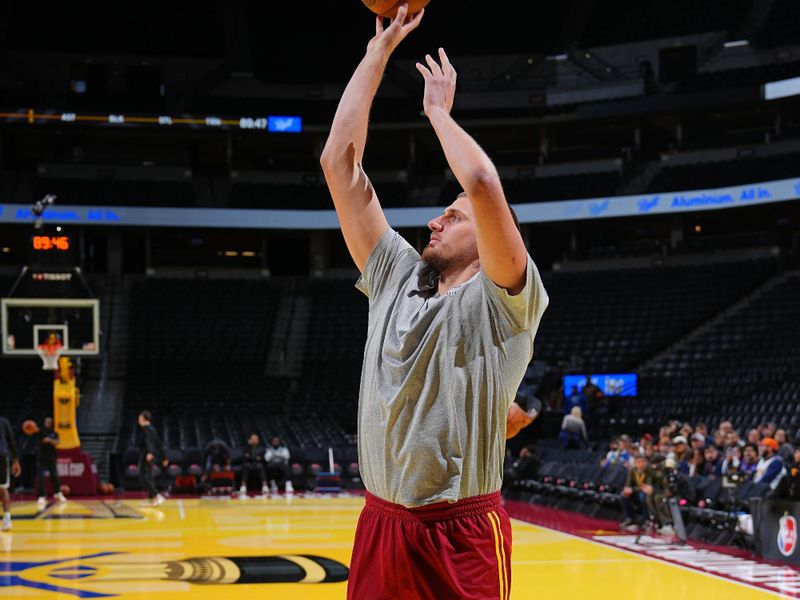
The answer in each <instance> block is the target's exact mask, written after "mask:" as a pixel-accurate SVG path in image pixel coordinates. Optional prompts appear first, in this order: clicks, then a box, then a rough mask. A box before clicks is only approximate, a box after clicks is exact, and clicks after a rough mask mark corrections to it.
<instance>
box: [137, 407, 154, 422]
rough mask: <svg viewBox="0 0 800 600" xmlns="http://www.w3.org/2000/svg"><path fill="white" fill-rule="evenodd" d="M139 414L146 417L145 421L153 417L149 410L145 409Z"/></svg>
mask: <svg viewBox="0 0 800 600" xmlns="http://www.w3.org/2000/svg"><path fill="white" fill-rule="evenodd" d="M139 416H140V417H144V420H145V421H149V420H150V419H152V415H151V414H150V411H149V410H143V411H142V412H140V413H139Z"/></svg>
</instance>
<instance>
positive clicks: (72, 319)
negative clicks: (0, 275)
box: [0, 298, 100, 356]
mask: <svg viewBox="0 0 800 600" xmlns="http://www.w3.org/2000/svg"><path fill="white" fill-rule="evenodd" d="M0 327H1V328H2V336H3V346H2V347H3V354H4V355H5V356H36V355H38V354H39V352H38V351H37V347H38V346H41V345H43V344H47V343H48V339H49V338H50V336H51V335H54V336H56V338H57V339H58V341H59V343H60V344H61V345H62V346H63V350H62V354H64V355H66V356H97V355H98V354H99V352H100V302H99V300H97V299H95V298H2V299H0Z"/></svg>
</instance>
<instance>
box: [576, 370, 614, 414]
mask: <svg viewBox="0 0 800 600" xmlns="http://www.w3.org/2000/svg"><path fill="white" fill-rule="evenodd" d="M582 391H583V395H584V397H585V398H586V406H587V407H588V408H589V411H591V413H594V414H600V415H602V414H605V413H607V412H608V398H606V396H605V394H603V391H602V390H601V389H600V388H599V387H597V385H596V384H594V383H593V382H592V376H591V375H590V374H589V373H587V374H586V384H585V385H584V386H583V390H582Z"/></svg>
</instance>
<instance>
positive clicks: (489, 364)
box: [321, 5, 548, 600]
mask: <svg viewBox="0 0 800 600" xmlns="http://www.w3.org/2000/svg"><path fill="white" fill-rule="evenodd" d="M421 18H422V13H419V14H418V15H417V16H415V17H413V18H409V17H408V10H407V6H406V5H403V6H402V7H401V8H400V10H399V11H398V14H397V18H396V19H395V20H394V21H393V22H392V23H391V25H390V26H389V27H388V28H386V29H384V27H383V24H382V22H381V21H380V20H377V22H376V33H375V37H373V38H372V39H371V40H370V42H369V44H368V46H367V51H366V55H365V56H364V58H363V59H362V61H361V63H360V64H359V65H358V67H357V68H356V70H355V73H354V74H353V76H352V78H351V80H350V82H349V83H348V85H347V87H346V89H345V91H344V94H343V95H342V98H341V100H340V102H339V107H338V109H337V111H336V116H335V117H334V120H333V124H332V126H331V131H330V135H329V138H328V141H327V143H326V146H325V149H324V151H323V153H322V157H321V163H322V167H323V170H324V172H325V177H326V180H327V183H328V187H329V188H330V192H331V195H332V197H333V202H334V205H335V208H336V212H337V214H338V217H339V222H340V225H341V228H342V233H343V234H344V238H345V242H346V244H347V247H348V249H349V251H350V254H351V256H352V257H353V260H354V261H355V264H356V265H357V267H358V269H359V270H360V271H361V278H360V279H359V281H358V284H357V287H358V289H360V290H361V291H362V292H363V293H364V294H365V295H366V296H367V297H368V298H369V327H368V334H367V342H366V347H365V351H364V362H363V367H362V375H361V389H360V393H359V428H358V435H359V463H360V465H361V468H362V474H363V479H364V484H365V486H366V488H367V494H366V506H365V508H364V510H363V512H362V513H361V516H360V518H359V523H358V528H357V530H356V536H355V542H354V547H353V556H352V560H351V565H350V568H351V573H350V579H349V583H348V597H349V598H351V599H359V600H361V599H370V600H375V599H383V598H430V599H434V598H435V599H443V598H481V599H486V598H501V599H505V598H508V595H509V593H510V589H511V588H510V584H511V581H510V578H511V570H510V560H511V526H510V522H509V519H508V516H507V515H506V513H505V511H504V510H503V508H502V506H501V504H500V492H499V490H500V487H501V482H502V475H503V455H504V449H505V437H506V431H505V429H506V416H507V414H508V410H509V406H510V404H511V402H512V401H513V399H514V395H515V393H516V391H517V388H518V385H519V383H520V382H521V380H522V377H523V376H524V374H525V369H526V368H527V366H528V363H529V362H530V359H531V357H532V355H533V338H534V334H535V332H536V329H537V327H538V324H539V320H540V318H541V315H542V313H543V312H544V310H545V308H546V306H547V302H548V300H547V294H546V292H545V290H544V288H543V286H542V283H541V279H540V277H539V273H538V271H537V269H536V266H535V265H534V263H533V261H532V260H531V258H530V257H529V256H528V254H527V251H526V249H525V245H524V243H523V240H522V236H521V235H520V232H519V229H518V226H517V224H516V219H515V217H514V215H513V213H512V211H511V209H510V207H509V205H508V203H507V202H506V199H505V196H504V194H503V188H502V185H501V183H500V180H499V178H498V175H497V171H496V169H495V167H494V165H493V164H492V162H491V160H490V159H489V158H488V157H487V156H486V154H485V153H484V152H483V150H482V149H481V148H480V147H479V146H478V144H477V143H476V142H475V141H474V140H473V139H472V138H471V137H470V136H469V135H468V134H467V133H466V132H465V131H464V130H463V129H461V127H459V126H458V124H457V123H456V122H455V121H454V120H453V118H452V117H451V116H450V109H451V107H452V104H453V96H454V93H455V80H456V73H455V70H454V69H453V67H452V66H451V64H450V62H449V60H448V59H447V56H446V55H445V53H444V51H442V50H440V51H439V62H436V61H435V60H434V59H433V58H432V57H430V56H427V57H426V65H422V64H418V65H417V68H418V69H419V71H420V73H421V74H422V76H423V78H424V81H425V91H424V100H423V106H424V109H425V115H426V116H427V117H428V119H429V121H430V123H431V125H432V127H433V130H434V132H435V133H436V135H437V137H438V139H439V141H440V143H441V145H442V149H443V150H444V154H445V157H446V158H447V161H448V163H449V165H450V168H451V169H452V172H453V174H454V175H455V177H456V178H457V180H458V182H459V183H460V184H461V186H462V188H463V189H464V193H463V194H461V195H459V196H458V197H457V198H456V199H455V201H454V202H453V203H452V204H451V205H450V206H448V207H447V208H446V209H445V210H444V213H443V214H442V215H440V216H438V217H436V218H434V219H432V220H431V221H430V222H429V223H428V228H429V229H430V232H431V233H430V243H429V244H428V245H427V246H426V247H425V249H424V251H423V253H422V256H420V255H419V254H417V252H416V251H415V250H414V249H413V248H412V247H411V246H410V245H409V244H408V243H407V242H406V241H405V240H404V239H403V238H402V237H400V235H398V234H397V233H396V232H395V231H394V230H392V229H391V228H390V227H389V225H388V222H387V220H386V217H385V216H384V214H383V211H382V209H381V206H380V204H379V202H378V197H377V195H376V193H375V190H374V189H373V187H372V184H371V183H370V180H369V178H368V177H367V175H366V173H365V171H364V168H363V166H362V157H363V154H364V145H365V142H366V136H367V123H368V120H369V111H370V106H371V103H372V99H373V98H374V96H375V93H376V91H377V89H378V85H379V83H380V80H381V77H382V75H383V72H384V70H385V68H386V64H387V62H388V60H389V57H390V55H391V54H392V51H393V50H394V49H395V48H396V47H397V45H398V44H399V43H400V42H401V41H402V40H403V39H404V38H405V37H406V36H407V35H408V34H409V33H410V32H411V31H413V30H414V29H415V28H416V27H417V26H418V25H419V23H420V20H421Z"/></svg>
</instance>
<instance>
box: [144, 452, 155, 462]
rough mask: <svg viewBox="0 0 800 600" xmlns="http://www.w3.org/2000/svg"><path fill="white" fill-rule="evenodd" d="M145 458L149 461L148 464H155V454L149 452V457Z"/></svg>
mask: <svg viewBox="0 0 800 600" xmlns="http://www.w3.org/2000/svg"><path fill="white" fill-rule="evenodd" d="M144 458H145V460H147V462H149V463H151V462H153V459H154V458H155V456H153V454H152V453H151V452H148V453H147V455H146V456H145V457H144Z"/></svg>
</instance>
